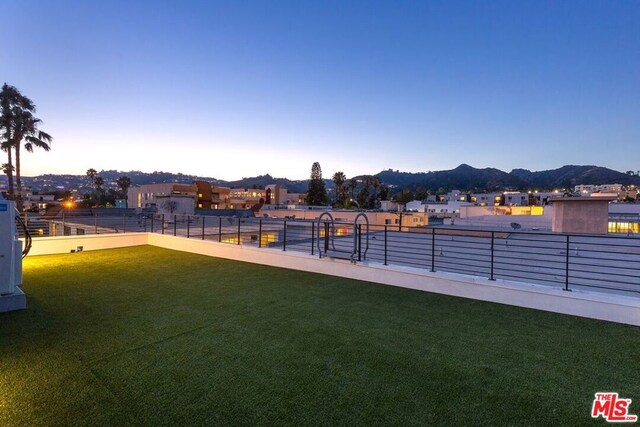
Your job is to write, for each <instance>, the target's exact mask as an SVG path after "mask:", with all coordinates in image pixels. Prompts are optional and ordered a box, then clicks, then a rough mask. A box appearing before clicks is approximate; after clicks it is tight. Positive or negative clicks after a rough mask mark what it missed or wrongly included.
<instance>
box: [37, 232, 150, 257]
mask: <svg viewBox="0 0 640 427" xmlns="http://www.w3.org/2000/svg"><path fill="white" fill-rule="evenodd" d="M148 240H149V239H148V236H147V233H119V234H93V235H86V236H56V237H41V238H34V239H33V244H32V245H31V251H29V255H51V254H64V253H69V252H74V251H78V250H82V251H94V250H98V249H114V248H124V247H128V246H140V245H146V244H148Z"/></svg>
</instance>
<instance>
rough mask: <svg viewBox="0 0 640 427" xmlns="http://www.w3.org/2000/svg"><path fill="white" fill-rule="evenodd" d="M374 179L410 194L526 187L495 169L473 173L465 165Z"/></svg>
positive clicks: (511, 176) (473, 170) (385, 175)
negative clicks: (406, 190)
mask: <svg viewBox="0 0 640 427" xmlns="http://www.w3.org/2000/svg"><path fill="white" fill-rule="evenodd" d="M376 176H377V177H378V178H380V180H381V181H382V182H383V183H385V184H389V185H393V186H395V187H399V188H409V189H412V190H415V189H416V188H418V187H423V188H425V189H427V190H432V191H436V190H438V189H439V188H443V189H444V190H453V189H455V190H462V191H478V192H479V191H494V190H503V189H518V188H522V187H525V186H526V185H527V183H526V181H524V180H522V179H520V178H519V177H517V176H514V175H511V174H508V173H506V172H503V171H501V170H499V169H493V168H485V169H476V168H474V167H471V166H469V165H466V164H462V165H460V166H458V167H457V168H455V169H451V170H444V171H436V172H428V173H415V174H412V173H407V172H393V171H390V170H387V171H383V172H380V173H379V174H377V175H376Z"/></svg>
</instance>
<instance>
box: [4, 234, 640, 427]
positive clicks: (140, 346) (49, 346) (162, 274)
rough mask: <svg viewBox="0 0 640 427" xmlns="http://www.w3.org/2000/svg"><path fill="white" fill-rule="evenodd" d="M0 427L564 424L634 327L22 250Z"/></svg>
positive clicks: (623, 379)
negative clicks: (18, 305) (20, 297)
mask: <svg viewBox="0 0 640 427" xmlns="http://www.w3.org/2000/svg"><path fill="white" fill-rule="evenodd" d="M23 289H24V290H25V292H26V293H27V296H28V309H27V310H24V311H19V312H12V313H4V314H0V425H1V426H13V425H42V424H46V425H131V424H136V425H139V424H143V425H154V426H155V425H228V424H231V425H274V424H275V425H333V424H338V425H379V424H385V425H390V424H394V425H411V424H413V425H430V424H443V425H456V424H464V425H467V424H473V425H477V424H490V425H503V424H527V425H567V424H571V425H574V424H585V423H590V422H594V423H596V424H598V423H600V424H603V423H604V421H602V419H599V420H595V421H594V420H592V419H591V417H590V410H591V404H592V401H593V397H594V396H593V395H594V393H595V392H597V391H616V392H618V393H620V395H621V396H622V397H625V398H631V399H633V402H632V404H631V413H634V414H638V413H640V405H639V403H640V370H639V369H638V367H637V360H638V357H639V356H638V355H639V354H640V328H636V327H631V326H624V325H619V324H613V323H606V322H601V321H595V320H589V319H582V318H577V317H572V316H564V315H559V314H553V313H546V312H540V311H534V310H527V309H521V308H516V307H509V306H504V305H498V304H490V303H485V302H479V301H473V300H465V299H460V298H454V297H447V296H441V295H435V294H429V293H425V292H419V291H413V290H407V289H399V288H393V287H388V286H382V285H375V284H371V283H365V282H359V281H354V280H348V279H342V278H336V277H330V276H323V275H320V274H309V273H303V272H298V271H292V270H284V269H278V268H272V267H267V266H260V265H254V264H246V263H240V262H235V261H228V260H223V259H216V258H209V257H204V256H199V255H193V254H187V253H182V252H176V251H170V250H165V249H160V248H155V247H150V246H142V247H135V248H128V249H116V250H106V251H96V252H82V253H76V254H67V255H55V256H42V257H28V258H26V260H25V265H24V286H23Z"/></svg>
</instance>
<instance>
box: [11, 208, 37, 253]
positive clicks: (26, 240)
mask: <svg viewBox="0 0 640 427" xmlns="http://www.w3.org/2000/svg"><path fill="white" fill-rule="evenodd" d="M15 221H16V222H17V223H18V224H20V227H22V230H23V231H24V248H23V249H22V258H24V257H26V256H27V255H28V254H29V251H30V250H31V245H32V243H33V239H32V238H31V233H29V229H28V228H27V224H25V223H24V221H23V220H22V217H21V216H20V214H19V213H18V211H17V210H16V216H15Z"/></svg>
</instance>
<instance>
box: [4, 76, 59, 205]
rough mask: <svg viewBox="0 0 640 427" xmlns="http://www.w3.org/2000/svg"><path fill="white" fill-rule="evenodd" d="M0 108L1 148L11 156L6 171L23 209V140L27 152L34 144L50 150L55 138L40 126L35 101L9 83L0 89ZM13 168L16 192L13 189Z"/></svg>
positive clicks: (12, 192)
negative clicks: (36, 115) (35, 114)
mask: <svg viewBox="0 0 640 427" xmlns="http://www.w3.org/2000/svg"><path fill="white" fill-rule="evenodd" d="M0 112H1V116H0V141H1V143H0V148H1V149H2V150H3V151H6V152H7V160H8V161H7V163H5V164H3V171H4V172H5V173H6V174H7V177H8V181H9V193H10V194H11V195H12V196H13V197H14V198H15V199H16V202H17V207H18V210H20V211H22V179H21V176H22V173H21V158H20V153H21V149H22V146H23V142H24V149H25V150H27V151H28V152H33V149H34V147H38V148H42V149H44V150H45V151H49V150H50V149H51V146H50V145H49V144H50V143H51V141H52V139H53V138H52V137H51V135H49V134H48V133H46V132H43V131H42V130H40V129H39V128H38V127H39V125H40V124H41V123H42V121H41V120H40V119H38V118H37V117H35V116H34V113H35V112H36V106H35V104H34V103H33V101H31V100H30V99H29V98H27V97H26V96H24V95H22V94H21V93H20V91H19V90H18V89H16V88H15V87H14V86H10V85H8V84H6V83H5V84H4V85H3V86H2V90H1V91H0ZM12 154H14V155H15V157H14V156H13V155H12ZM14 160H15V164H14ZM14 171H15V186H17V192H16V191H14V179H13V173H14Z"/></svg>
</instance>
